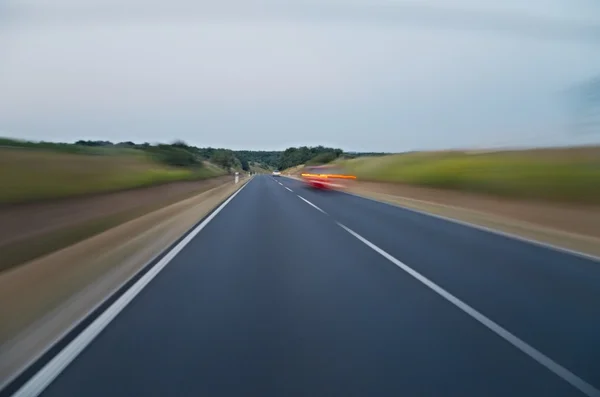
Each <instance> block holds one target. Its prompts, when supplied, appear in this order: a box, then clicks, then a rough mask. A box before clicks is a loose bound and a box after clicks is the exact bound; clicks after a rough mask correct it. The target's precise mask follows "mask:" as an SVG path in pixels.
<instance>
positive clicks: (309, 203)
mask: <svg viewBox="0 0 600 397" xmlns="http://www.w3.org/2000/svg"><path fill="white" fill-rule="evenodd" d="M298 197H300V198H301V199H302V200H304V202H305V203H307V204H308V205H310V206H312V207H314V208H316V209H318V210H319V211H321V212H322V213H324V214H325V215H327V212H325V211H323V210H322V209H320V208H319V207H317V206H316V205H314V204H313V203H311V202H310V201H308V200H307V199H305V198H304V197H302V196H300V195H298Z"/></svg>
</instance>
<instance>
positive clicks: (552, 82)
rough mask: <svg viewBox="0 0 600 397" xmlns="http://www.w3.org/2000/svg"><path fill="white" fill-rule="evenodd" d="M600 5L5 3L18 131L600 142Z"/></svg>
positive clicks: (482, 0)
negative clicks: (575, 95) (583, 121)
mask: <svg viewBox="0 0 600 397" xmlns="http://www.w3.org/2000/svg"><path fill="white" fill-rule="evenodd" d="M597 74H600V2H599V1H598V0H543V1H542V0H528V1H523V0H504V1H493V2H492V1H486V0H437V1H436V0H429V1H426V0H421V1H412V2H411V1H401V0H396V1H393V0H346V1H342V0H318V1H317V0H314V1H308V0H266V1H259V0H219V1H217V0H213V1H210V2H208V1H205V0H197V1H186V0H170V1H166V0H163V1H160V2H158V1H153V0H145V1H142V0H118V1H117V0H86V1H81V0H72V1H67V0H56V1H50V0H22V1H17V0H4V1H2V2H0V136H1V135H4V136H12V137H19V138H28V139H36V140H41V139H44V140H59V141H74V140H77V139H107V140H112V141H125V140H132V141H136V142H144V141H149V142H157V141H162V142H170V141H173V140H175V139H183V140H185V141H187V142H188V143H191V144H194V145H197V146H213V147H229V148H232V149H265V150H270V149H284V148H286V147H289V146H296V145H304V144H306V145H317V144H323V145H332V146H335V147H341V148H343V149H346V150H358V151H404V150H416V149H440V148H456V147H489V146H504V145H527V146H531V145H556V144H580V143H596V142H599V143H600V133H597V134H592V133H586V134H583V133H579V132H577V131H573V129H572V128H570V127H569V126H570V125H571V124H572V122H573V119H574V116H573V113H572V109H573V106H572V101H570V100H569V99H568V96H567V95H566V91H567V90H568V89H570V88H571V87H572V86H573V85H575V84H578V83H581V82H583V81H586V79H590V78H592V77H594V76H596V75H597Z"/></svg>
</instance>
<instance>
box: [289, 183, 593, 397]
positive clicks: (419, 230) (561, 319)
mask: <svg viewBox="0 0 600 397" xmlns="http://www.w3.org/2000/svg"><path fill="white" fill-rule="evenodd" d="M284 184H285V185H286V186H288V187H289V188H291V189H293V190H294V191H295V192H296V193H298V194H300V195H301V196H302V197H304V198H306V199H308V200H309V201H310V202H312V203H314V204H316V205H317V206H319V207H320V208H321V209H323V210H324V211H326V212H327V213H328V214H330V215H331V216H332V217H333V218H335V219H337V220H338V221H340V222H341V223H343V224H344V225H346V226H348V227H350V228H351V229H352V230H354V231H356V232H357V233H359V234H360V235H361V236H363V237H365V238H366V239H368V240H369V241H371V242H373V243H375V244H376V245H377V246H378V247H380V248H382V249H384V250H385V251H386V252H389V253H390V254H392V255H393V256H394V257H395V258H397V259H399V260H401V261H403V262H404V263H406V264H408V265H409V266H411V267H412V268H413V269H415V270H416V271H418V272H419V273H421V274H422V275H424V276H425V277H427V278H428V279H430V280H432V281H433V282H435V283H437V284H439V285H441V286H443V287H444V288H446V289H447V290H449V291H450V292H451V293H452V294H453V295H455V296H457V297H458V298H460V299H461V300H463V301H465V302H466V303H467V304H469V305H471V306H473V307H475V308H476V309H477V310H479V311H481V312H483V313H485V314H486V315H487V316H488V317H490V318H492V319H493V320H494V321H496V322H498V323H500V324H501V325H502V326H503V327H505V328H507V329H508V330H510V331H511V332H513V333H515V334H517V335H518V336H519V337H520V338H521V339H523V340H525V341H528V342H529V343H530V344H532V345H534V347H535V348H537V349H538V350H541V351H542V352H544V353H545V354H546V355H549V356H550V357H552V358H553V359H554V360H556V361H557V362H559V363H561V364H562V365H563V366H566V367H567V368H569V369H570V370H571V371H574V372H575V373H577V374H578V375H579V376H581V377H583V378H584V379H587V380H588V381H589V382H593V383H595V384H596V385H600V307H599V306H598V304H599V303H600V263H598V262H597V261H592V260H589V259H585V258H581V257H577V256H574V255H571V254H568V253H562V252H558V251H554V250H551V249H548V248H545V247H541V246H537V245H533V244H530V243H526V242H523V241H520V240H516V239H512V238H508V237H503V236H500V235H496V234H492V233H487V232H484V231H481V230H478V229H475V228H472V227H468V226H465V225H461V224H458V223H453V222H447V221H443V220H440V219H438V218H435V217H431V216H427V215H423V214H420V213H418V212H415V211H410V210H406V209H402V208H399V207H396V206H392V205H389V204H384V203H380V202H376V201H373V200H366V199H363V198H360V197H356V196H352V195H348V194H344V193H342V192H320V191H315V190H312V189H308V188H305V187H304V185H303V184H302V182H300V181H297V180H294V179H288V178H286V179H285V182H284Z"/></svg>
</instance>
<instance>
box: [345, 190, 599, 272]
mask: <svg viewBox="0 0 600 397" xmlns="http://www.w3.org/2000/svg"><path fill="white" fill-rule="evenodd" d="M341 193H344V194H347V195H350V196H354V197H358V198H362V199H366V200H371V201H375V202H377V203H381V204H387V205H390V206H392V207H396V208H401V209H403V210H407V211H411V212H414V213H417V214H421V215H427V216H431V217H433V218H438V219H441V220H444V221H448V222H453V223H458V224H459V225H463V226H468V227H472V228H474V229H478V230H481V231H484V232H488V233H493V234H497V235H500V236H503V237H508V238H511V239H514V240H519V241H521V242H525V243H529V244H533V245H537V246H539V247H543V248H548V249H551V250H554V251H558V252H561V253H563V254H570V255H574V256H578V257H580V258H583V259H589V260H592V261H595V262H600V256H596V255H592V254H586V253H585V252H581V251H575V250H572V249H569V248H565V247H560V246H558V245H553V244H550V243H545V242H543V241H539V240H534V239H531V238H528V237H523V236H519V235H518V234H513V233H508V232H503V231H501V230H498V229H492V228H490V227H486V226H482V225H478V224H476V223H470V222H466V221H461V220H459V219H456V218H450V217H447V216H444V215H438V214H432V213H430V212H427V211H423V210H418V209H415V208H410V207H406V206H404V205H401V204H396V203H388V202H386V201H381V200H377V199H375V198H372V197H367V196H363V195H360V194H356V193H350V192H344V191H342V192H341ZM399 198H402V197H401V196H399ZM432 204H433V205H435V203H432Z"/></svg>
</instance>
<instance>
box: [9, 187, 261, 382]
mask: <svg viewBox="0 0 600 397" xmlns="http://www.w3.org/2000/svg"><path fill="white" fill-rule="evenodd" d="M251 179H252V177H251V178H250V179H248V180H247V181H246V183H245V184H244V185H242V187H241V188H240V189H239V190H242V189H243V188H244V186H245V185H246V184H247V182H250V180H251ZM223 186H225V185H223ZM219 187H220V186H217V187H215V188H212V189H209V190H207V191H206V192H209V191H211V190H214V189H218V188H219ZM203 193H205V192H203ZM169 248H170V247H166V248H165V249H163V250H162V251H160V252H159V253H157V254H155V255H153V256H152V258H151V259H150V260H148V261H146V263H145V264H144V265H142V267H141V268H140V270H138V271H136V272H134V273H133V274H132V275H131V276H129V277H127V279H126V280H125V281H123V282H121V283H119V284H118V285H117V286H116V287H115V288H112V289H111V290H110V291H109V292H108V294H107V295H106V296H105V297H104V298H102V300H101V301H100V302H98V303H96V304H95V305H93V306H92V308H91V309H89V310H87V311H86V312H85V313H84V314H83V315H82V316H81V317H79V318H78V319H77V320H76V321H75V322H74V323H73V324H71V325H70V326H69V327H68V328H66V329H65V330H64V331H63V332H61V333H59V335H58V336H57V337H56V338H54V339H53V340H52V342H50V343H49V344H48V345H47V346H46V347H45V348H44V349H43V350H42V351H41V352H40V353H39V354H36V355H35V356H34V357H33V358H31V359H30V360H28V361H27V362H26V363H25V364H24V365H23V366H21V367H20V369H19V370H18V371H17V372H16V373H14V374H13V375H11V376H10V377H9V378H8V379H6V380H5V381H4V382H2V383H1V384H0V392H1V391H2V390H3V389H4V388H5V387H7V386H8V385H9V384H10V383H11V382H12V381H14V380H15V379H16V378H18V377H19V376H20V375H21V374H22V373H23V372H24V371H26V370H27V368H29V367H30V366H31V365H32V364H33V363H35V362H36V361H37V360H39V359H40V358H42V357H43V356H44V355H45V354H46V353H48V351H50V349H52V348H53V347H54V346H56V344H57V343H58V342H60V341H61V340H62V339H63V338H64V337H66V336H67V335H68V334H69V333H71V332H72V331H73V330H74V329H75V328H77V327H78V326H79V324H81V323H82V322H83V321H84V320H85V319H86V318H88V317H89V316H90V315H91V314H92V313H93V312H95V311H96V310H98V308H100V307H102V305H104V304H105V302H106V301H107V300H109V299H110V298H111V297H113V295H114V294H115V293H116V292H117V291H119V290H120V289H121V288H123V286H125V285H126V284H127V283H129V282H130V281H131V280H132V279H133V278H135V277H136V276H137V275H138V273H139V272H140V271H142V270H143V269H146V268H147V267H148V266H149V265H150V264H151V263H153V262H154V261H155V260H156V258H158V257H159V256H161V255H163V254H164V253H165V252H166V251H167V250H168V249H169ZM86 289H87V287H86ZM84 290H85V289H84ZM84 290H82V292H83V291H84Z"/></svg>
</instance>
